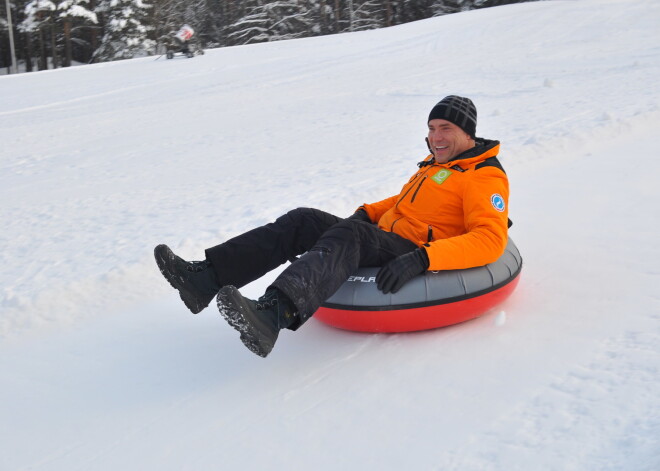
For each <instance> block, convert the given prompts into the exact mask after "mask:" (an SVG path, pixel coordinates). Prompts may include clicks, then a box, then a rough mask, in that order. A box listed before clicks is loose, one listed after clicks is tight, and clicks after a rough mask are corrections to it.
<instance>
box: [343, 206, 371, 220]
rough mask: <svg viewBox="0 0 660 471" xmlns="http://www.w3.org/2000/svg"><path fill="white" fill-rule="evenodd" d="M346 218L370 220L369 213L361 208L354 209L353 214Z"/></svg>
mask: <svg viewBox="0 0 660 471" xmlns="http://www.w3.org/2000/svg"><path fill="white" fill-rule="evenodd" d="M346 219H355V220H357V221H364V222H371V219H370V218H369V215H368V214H367V212H366V211H365V210H364V209H362V208H359V209H358V210H357V211H355V212H354V213H353V214H351V215H350V216H348V217H347V218H346Z"/></svg>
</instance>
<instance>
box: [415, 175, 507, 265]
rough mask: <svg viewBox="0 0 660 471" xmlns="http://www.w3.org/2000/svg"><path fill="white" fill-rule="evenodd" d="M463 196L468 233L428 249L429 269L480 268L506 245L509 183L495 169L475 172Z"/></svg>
mask: <svg viewBox="0 0 660 471" xmlns="http://www.w3.org/2000/svg"><path fill="white" fill-rule="evenodd" d="M474 172H475V174H474V176H473V177H472V179H471V181H470V182H469V184H468V186H467V188H466V191H465V195H464V197H463V217H464V218H465V227H466V229H467V233H465V234H463V235H460V236H457V237H450V238H448V239H439V240H436V241H433V242H431V243H429V244H427V245H426V246H425V248H426V252H427V254H428V257H429V270H455V269H462V268H471V267H479V266H483V265H486V264H488V263H493V262H494V261H496V260H497V259H498V258H499V257H500V256H501V255H502V254H503V253H504V249H505V248H506V243H507V237H508V236H507V229H508V213H509V207H508V202H509V182H508V179H507V177H506V174H505V173H504V172H503V171H502V170H501V169H499V168H496V167H484V168H480V169H478V170H475V171H474Z"/></svg>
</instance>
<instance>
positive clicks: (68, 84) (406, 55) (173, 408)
mask: <svg viewBox="0 0 660 471" xmlns="http://www.w3.org/2000/svg"><path fill="white" fill-rule="evenodd" d="M657 24H660V4H659V3H658V2H655V1H653V0H633V1H624V0H608V1H607V2H602V1H596V0H582V1H580V2H573V1H564V0H553V1H547V2H534V3H526V4H517V5H510V6H506V7H497V8H489V9H483V10H475V11H472V12H465V13H461V14H455V15H448V16H444V17H441V18H434V19H430V20H427V21H421V22H416V23H411V24H406V25H401V26H398V27H394V28H388V29H383V30H378V31H367V32H360V33H354V34H344V35H338V36H330V37H320V38H309V39H304V40H296V41H287V42H279V43H268V44H260V45H253V46H245V47H232V48H224V49H217V50H210V51H207V53H206V54H205V55H204V56H198V57H196V58H194V59H192V60H185V61H184V60H181V61H166V60H157V61H156V60H154V58H145V59H136V60H131V61H122V62H116V63H108V64H98V65H92V66H81V67H76V68H71V69H60V70H55V71H46V72H39V73H33V74H22V75H17V76H1V77H0V94H1V96H2V103H0V142H2V143H3V146H2V148H1V149H0V201H2V203H1V204H0V220H2V231H1V232H0V245H1V246H2V247H3V250H2V251H1V252H0V266H2V267H3V269H2V271H1V272H0V281H1V282H2V283H1V284H0V417H1V418H2V419H1V420H0V443H2V444H3V447H2V448H3V451H2V452H1V453H0V469H2V470H3V471H4V470H5V469H7V470H15V469H16V470H18V469H38V470H60V469H62V470H64V469H66V470H71V469H80V470H83V469H85V470H87V469H99V470H100V469H112V470H115V469H119V468H121V469H159V470H165V469H194V470H199V469H217V466H218V463H222V466H223V468H226V469H234V468H238V467H240V468H241V469H279V468H286V469H328V470H330V469H340V468H345V469H355V468H359V469H365V470H371V469H373V470H376V469H378V470H383V469H392V470H394V469H433V470H436V469H437V470H461V471H464V470H468V471H470V470H475V471H489V470H494V471H495V470H497V471H499V470H507V471H510V470H529V469H534V470H543V471H545V470H552V471H554V470H557V471H565V470H576V471H578V470H579V471H583V470H584V471H587V470H588V471H591V470H593V469H598V470H612V471H613V470H633V469H634V470H635V471H656V470H658V469H660V412H659V411H660V402H659V399H658V398H660V381H659V377H660V375H659V372H660V349H659V348H658V345H660V342H659V341H660V296H658V294H657V286H658V275H659V274H660V270H658V263H659V262H660V249H659V248H658V244H657V234H658V230H659V228H660V221H659V220H658V216H657V202H658V197H659V196H660V193H659V190H658V185H657V182H656V179H657V177H656V175H657V174H658V170H660V163H659V161H658V159H657V158H656V156H655V153H656V152H655V135H656V134H657V129H658V124H660V89H659V88H658V86H657V77H658V76H659V75H660V32H659V31H658V28H657ZM604 25H606V26H607V27H604ZM466 31H468V32H469V34H467V33H466ZM459 37H460V38H461V41H460V47H457V43H456V38H459ZM449 93H457V94H464V95H467V96H470V97H472V98H473V99H474V101H475V102H476V104H477V107H478V109H479V126H478V134H479V135H481V136H484V137H488V138H496V139H499V140H501V142H502V152H501V161H502V163H503V165H504V167H505V168H506V170H507V173H508V175H509V178H510V181H511V195H512V196H511V201H510V215H511V219H513V221H514V226H513V228H512V229H511V237H512V238H513V239H514V240H515V241H516V244H517V245H518V247H519V248H520V250H521V253H522V256H523V259H524V264H523V272H522V278H521V281H520V285H519V287H518V289H517V290H516V292H514V294H513V295H512V296H511V298H509V300H507V302H506V303H505V304H504V305H503V306H501V307H499V308H498V309H496V310H494V311H493V312H492V313H489V314H487V315H485V316H483V317H482V318H480V319H477V320H474V321H471V322H469V323H465V324H462V325H458V326H454V327H450V328H445V329H439V330H435V331H430V332H421V333H414V334H397V335H364V334H357V333H351V332H343V331H338V330H335V329H332V328H329V327H326V326H324V325H322V324H320V323H317V322H315V321H314V320H312V321H310V322H309V323H308V324H306V325H305V326H304V327H303V328H302V329H300V330H299V331H298V332H295V333H291V332H288V331H285V332H283V333H282V335H281V337H280V340H278V343H277V345H276V346H275V349H274V351H273V353H272V354H271V355H270V356H269V357H268V358H267V359H266V360H264V359H261V358H257V357H256V356H254V355H252V354H251V353H250V352H249V351H247V350H246V349H245V347H244V346H243V345H242V343H241V342H240V340H239V338H238V337H239V335H238V333H237V332H236V331H234V330H233V329H231V328H230V327H228V326H227V325H226V323H225V322H224V321H223V319H222V318H221V317H220V316H219V315H218V313H217V310H216V309H215V308H214V306H213V303H212V305H211V307H210V308H209V309H207V310H205V311H204V312H203V313H201V314H199V315H197V316H191V315H188V311H187V310H186V309H185V307H183V305H182V303H181V301H180V299H179V298H178V295H177V294H176V293H175V292H173V290H172V289H171V288H170V287H169V285H168V284H167V283H166V282H165V281H164V280H163V279H162V276H161V275H160V273H159V272H158V270H157V268H156V266H155V263H154V261H153V252H152V251H153V247H154V246H155V245H157V244H158V243H167V244H168V245H170V246H171V247H172V248H173V249H174V250H175V252H177V253H178V254H180V255H182V256H184V257H186V258H190V259H196V258H200V257H201V256H202V255H203V250H204V249H205V248H206V247H209V246H212V245H215V244H216V243H218V242H220V241H223V240H226V239H228V238H230V237H232V236H233V235H235V234H238V233H240V232H242V231H244V230H246V229H249V228H251V227H253V226H255V225H258V224H263V223H266V222H269V221H271V220H273V219H274V218H275V217H277V216H279V215H280V214H281V213H282V212H284V211H287V210H289V209H292V208H294V207H297V206H313V207H318V208H320V209H324V210H327V211H330V212H333V213H335V214H338V215H348V214H350V213H351V212H352V211H353V210H354V209H355V207H357V206H358V205H359V204H361V203H362V202H371V201H377V200H379V199H382V198H384V197H386V196H389V195H391V194H394V193H395V192H397V191H398V190H399V188H400V185H401V184H402V182H403V181H405V180H406V179H407V178H408V177H409V175H410V174H411V172H413V171H414V169H415V168H416V167H415V163H416V162H417V161H419V160H421V159H422V158H423V157H424V156H425V152H426V148H425V145H424V142H423V137H424V135H425V129H424V125H423V121H424V118H425V117H426V116H427V114H428V111H429V109H430V107H431V106H432V105H433V103H434V102H436V101H437V100H439V99H440V98H442V97H443V96H445V95H447V94H449ZM278 272H279V270H276V271H275V272H273V273H270V274H269V275H267V276H266V277H264V278H263V279H261V280H258V281H256V282H254V283H252V284H251V285H249V286H247V287H245V289H243V290H242V292H244V294H246V295H247V296H251V297H254V296H258V295H260V294H262V292H263V290H264V289H265V288H266V286H268V284H269V282H270V281H272V279H273V278H274V277H275V276H276V275H277V273H278ZM7 450H8V451H7Z"/></svg>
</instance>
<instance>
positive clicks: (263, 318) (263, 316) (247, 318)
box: [217, 285, 297, 358]
mask: <svg viewBox="0 0 660 471" xmlns="http://www.w3.org/2000/svg"><path fill="white" fill-rule="evenodd" d="M217 302H218V310H219V311H220V314H222V317H224V318H225V320H226V321H227V322H228V323H229V325H231V326H232V327H233V328H234V329H236V330H237V331H239V332H240V333H241V340H242V341H243V343H244V344H245V346H246V347H247V348H249V349H250V350H251V351H252V352H254V353H256V354H257V355H259V356H260V357H264V358H265V357H266V356H268V354H269V353H270V352H271V350H272V349H273V347H274V346H275V341H276V340H277V336H278V334H279V333H280V330H282V329H284V328H286V327H289V326H291V325H292V324H293V323H294V322H295V321H296V320H297V309H296V307H295V306H294V304H293V303H292V302H291V300H290V299H289V298H288V297H287V296H286V295H285V294H284V293H282V292H281V291H280V290H278V289H276V288H271V289H268V290H267V291H266V294H264V295H263V296H262V297H260V298H259V299H258V300H257V301H253V300H251V299H248V298H245V297H243V295H242V294H241V293H240V292H239V291H238V289H237V288H236V287H235V286H231V285H229V286H224V287H223V288H222V289H221V290H220V292H219V293H218V297H217Z"/></svg>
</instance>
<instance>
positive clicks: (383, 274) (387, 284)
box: [376, 248, 429, 294]
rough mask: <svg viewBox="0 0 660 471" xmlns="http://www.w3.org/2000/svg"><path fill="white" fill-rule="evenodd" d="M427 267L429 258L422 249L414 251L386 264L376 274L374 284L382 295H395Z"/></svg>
mask: <svg viewBox="0 0 660 471" xmlns="http://www.w3.org/2000/svg"><path fill="white" fill-rule="evenodd" d="M428 267H429V257H428V255H427V254H426V250H424V249H421V248H420V249H415V250H413V251H412V252H408V253H406V254H403V255H399V256H398V257H396V258H394V259H392V260H390V261H389V262H387V263H386V264H385V265H383V267H382V268H381V269H380V270H378V274H376V284H377V285H378V289H379V290H381V291H382V292H383V293H385V294H387V293H389V292H392V293H396V292H397V291H399V289H401V287H402V286H403V285H404V283H405V282H406V281H408V280H410V279H411V278H413V277H414V276H415V275H419V274H421V273H424V272H425V271H426V269H427V268H428Z"/></svg>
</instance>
